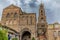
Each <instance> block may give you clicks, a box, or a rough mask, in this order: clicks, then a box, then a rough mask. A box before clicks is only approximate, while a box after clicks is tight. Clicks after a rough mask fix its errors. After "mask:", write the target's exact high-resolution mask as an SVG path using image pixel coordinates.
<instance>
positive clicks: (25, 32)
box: [20, 28, 31, 40]
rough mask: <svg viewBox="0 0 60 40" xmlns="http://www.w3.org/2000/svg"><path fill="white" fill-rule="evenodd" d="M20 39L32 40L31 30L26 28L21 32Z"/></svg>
mask: <svg viewBox="0 0 60 40" xmlns="http://www.w3.org/2000/svg"><path fill="white" fill-rule="evenodd" d="M20 39H21V40H30V39H31V30H29V29H28V28H24V29H22V30H21V32H20Z"/></svg>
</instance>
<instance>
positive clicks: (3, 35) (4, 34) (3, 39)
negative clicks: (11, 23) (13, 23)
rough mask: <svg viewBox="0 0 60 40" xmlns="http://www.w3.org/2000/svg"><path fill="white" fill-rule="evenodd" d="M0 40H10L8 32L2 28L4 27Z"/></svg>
mask: <svg viewBox="0 0 60 40" xmlns="http://www.w3.org/2000/svg"><path fill="white" fill-rule="evenodd" d="M0 29H2V30H0V40H8V35H7V30H4V29H3V28H2V25H0Z"/></svg>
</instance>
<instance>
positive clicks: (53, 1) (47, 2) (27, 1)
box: [0, 0, 60, 24]
mask: <svg viewBox="0 0 60 40" xmlns="http://www.w3.org/2000/svg"><path fill="white" fill-rule="evenodd" d="M40 3H41V0H0V20H1V17H2V12H3V9H4V8H6V7H7V6H9V5H11V4H14V5H16V6H18V7H20V8H21V9H22V11H23V12H27V13H31V12H33V13H36V15H37V17H38V14H39V5H40ZM42 3H44V7H45V14H46V20H47V22H48V24H51V23H55V22H58V23H60V0H42Z"/></svg>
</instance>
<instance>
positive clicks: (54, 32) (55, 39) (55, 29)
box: [47, 23, 60, 40]
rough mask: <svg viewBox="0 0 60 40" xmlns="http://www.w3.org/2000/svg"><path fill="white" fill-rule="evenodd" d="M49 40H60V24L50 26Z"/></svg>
mask: <svg viewBox="0 0 60 40" xmlns="http://www.w3.org/2000/svg"><path fill="white" fill-rule="evenodd" d="M47 32H48V40H60V24H59V23H54V24H49V25H48V30H47Z"/></svg>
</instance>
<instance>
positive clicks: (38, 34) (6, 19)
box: [1, 3, 48, 40]
mask: <svg viewBox="0 0 60 40" xmlns="http://www.w3.org/2000/svg"><path fill="white" fill-rule="evenodd" d="M1 24H2V25H5V26H7V27H9V28H11V29H14V30H15V31H17V32H18V33H19V40H32V38H35V40H47V28H48V25H47V21H46V16H45V9H44V4H43V3H41V5H40V8H39V15H38V23H37V18H36V13H26V12H22V10H21V8H19V7H17V6H15V5H13V4H12V5H10V6H8V7H6V8H5V9H3V13H2V19H1Z"/></svg>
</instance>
